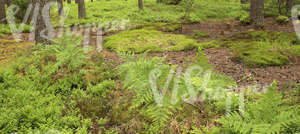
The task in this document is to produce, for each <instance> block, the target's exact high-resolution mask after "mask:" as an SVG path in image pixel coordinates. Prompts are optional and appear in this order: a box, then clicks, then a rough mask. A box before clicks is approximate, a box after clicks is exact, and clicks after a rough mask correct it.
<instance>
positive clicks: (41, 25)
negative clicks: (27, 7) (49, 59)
mask: <svg viewBox="0 0 300 134" xmlns="http://www.w3.org/2000/svg"><path fill="white" fill-rule="evenodd" d="M47 2H48V0H34V1H33V4H34V5H36V4H39V7H40V8H39V11H38V15H37V18H36V22H35V28H34V39H35V44H38V43H42V44H50V41H49V40H48V39H46V38H44V37H42V35H41V33H42V31H43V30H46V29H47V27H46V23H45V21H50V20H44V18H43V12H42V10H43V8H44V7H45V5H46V4H47Z"/></svg>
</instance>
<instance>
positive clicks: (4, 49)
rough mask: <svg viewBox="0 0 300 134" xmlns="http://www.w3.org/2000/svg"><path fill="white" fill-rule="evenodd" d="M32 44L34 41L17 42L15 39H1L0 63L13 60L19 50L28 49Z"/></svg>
mask: <svg viewBox="0 0 300 134" xmlns="http://www.w3.org/2000/svg"><path fill="white" fill-rule="evenodd" d="M32 46H33V43H32V42H16V41H15V40H6V39H0V65H3V64H5V63H8V62H9V61H12V60H13V59H14V58H15V55H16V53H17V52H19V51H24V50H27V49H29V48H30V47H32Z"/></svg>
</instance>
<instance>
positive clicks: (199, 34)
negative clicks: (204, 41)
mask: <svg viewBox="0 0 300 134" xmlns="http://www.w3.org/2000/svg"><path fill="white" fill-rule="evenodd" d="M192 37H193V38H194V39H199V38H205V37H209V35H208V34H207V33H204V32H201V31H199V30H195V31H193V34H192Z"/></svg>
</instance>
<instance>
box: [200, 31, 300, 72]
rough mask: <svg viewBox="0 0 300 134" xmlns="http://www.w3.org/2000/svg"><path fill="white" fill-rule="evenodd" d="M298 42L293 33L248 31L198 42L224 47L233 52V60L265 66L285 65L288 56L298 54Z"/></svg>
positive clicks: (299, 46)
mask: <svg viewBox="0 0 300 134" xmlns="http://www.w3.org/2000/svg"><path fill="white" fill-rule="evenodd" d="M299 44H300V43H299V40H298V38H297V36H296V35H295V34H289V33H281V32H264V31H249V32H242V33H239V34H235V35H233V36H231V37H228V38H224V39H221V40H214V41H210V42H205V43H200V44H199V47H200V48H202V49H203V48H209V47H226V48H229V49H230V50H231V51H232V52H233V60H235V61H238V62H242V63H244V64H245V65H246V66H248V67H265V66H280V65H285V64H288V63H289V56H300V54H299V52H300V45H299Z"/></svg>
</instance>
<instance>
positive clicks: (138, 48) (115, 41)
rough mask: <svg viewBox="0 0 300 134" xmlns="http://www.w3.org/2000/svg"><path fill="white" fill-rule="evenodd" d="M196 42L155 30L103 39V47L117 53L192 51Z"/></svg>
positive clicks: (139, 31) (130, 32) (142, 30)
mask: <svg viewBox="0 0 300 134" xmlns="http://www.w3.org/2000/svg"><path fill="white" fill-rule="evenodd" d="M196 45H197V42H196V41H195V40H193V39H188V38H187V37H185V36H183V35H174V34H164V33H162V32H160V31H156V30H147V29H138V30H132V31H123V32H121V33H119V34H116V35H113V36H110V37H107V38H105V39H104V47H105V48H108V49H111V50H113V51H117V52H129V51H131V52H135V53H142V52H145V51H150V52H163V51H182V50H190V49H193V48H194V47H195V46H196Z"/></svg>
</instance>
